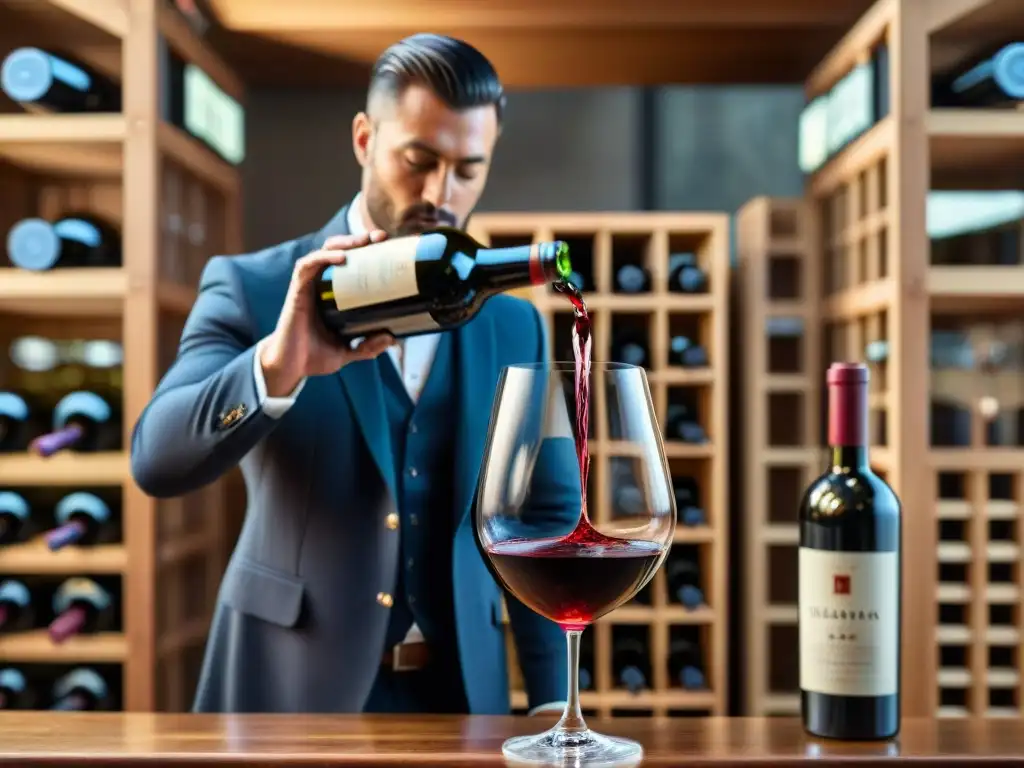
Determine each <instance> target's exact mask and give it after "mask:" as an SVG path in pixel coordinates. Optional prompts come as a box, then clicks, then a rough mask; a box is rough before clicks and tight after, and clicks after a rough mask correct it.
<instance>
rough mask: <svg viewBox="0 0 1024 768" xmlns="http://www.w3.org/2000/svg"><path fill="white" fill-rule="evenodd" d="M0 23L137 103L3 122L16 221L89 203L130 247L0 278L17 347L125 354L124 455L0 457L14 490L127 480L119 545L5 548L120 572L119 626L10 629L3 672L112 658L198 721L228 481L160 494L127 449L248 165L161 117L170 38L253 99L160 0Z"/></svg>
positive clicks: (63, 572)
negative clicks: (90, 348) (114, 345)
mask: <svg viewBox="0 0 1024 768" xmlns="http://www.w3.org/2000/svg"><path fill="white" fill-rule="evenodd" d="M0 21H2V22H3V25H4V27H5V28H6V30H7V32H8V33H12V32H13V30H21V33H22V35H23V40H24V41H26V42H27V41H31V42H32V43H33V44H37V45H41V46H44V47H45V46H48V45H58V44H59V47H60V50H63V51H66V52H68V53H70V54H71V55H75V56H80V57H81V58H82V59H83V60H85V61H86V62H87V63H89V64H92V65H93V66H95V67H97V68H98V69H100V70H101V71H103V72H105V73H107V74H109V75H112V76H114V77H115V78H116V79H117V80H119V81H120V82H121V87H122V94H123V112H122V113H121V114H102V115H95V114H93V115H74V114H69V115H63V114H4V115H2V116H0V158H2V161H3V166H2V169H0V172H2V173H4V174H5V176H6V177H7V184H5V187H7V188H8V189H13V188H14V186H13V185H14V184H15V183H17V185H18V186H17V191H18V196H17V199H19V200H21V201H22V202H21V203H20V204H15V202H14V200H15V198H16V196H15V195H10V194H9V195H7V198H8V199H5V200H4V202H3V205H2V206H0V218H2V220H3V221H2V223H3V224H4V225H6V227H9V226H10V225H11V224H13V223H14V221H15V220H17V219H18V218H20V217H23V216H29V215H39V216H43V217H46V218H51V217H55V216H58V215H60V214H61V213H63V212H64V211H67V210H71V209H76V210H81V209H82V208H85V209H88V210H91V211H92V212H93V213H99V214H100V215H103V216H105V217H107V218H109V219H110V220H111V221H113V222H114V223H115V224H119V225H120V229H121V234H122V241H123V251H124V262H123V266H122V267H120V268H96V269H83V270H79V269H74V270H72V269H56V270H53V271H51V272H25V271H20V270H17V269H15V268H13V267H10V266H3V267H2V268H0V318H2V323H0V325H2V328H3V332H4V335H5V336H15V335H19V334H25V333H33V334H40V335H45V336H51V337H53V338H55V339H59V338H75V339H78V338H94V337H99V338H109V339H114V340H118V341H120V342H121V344H122V346H123V350H124V362H123V365H122V370H121V376H120V378H121V381H122V382H123V386H122V387H121V388H120V390H121V396H122V421H123V445H122V450H121V451H119V452H113V453H106V454H74V453H69V454H67V455H61V456H57V457H54V458H51V459H37V458H34V457H31V456H28V455H12V454H4V455H0V484H2V485H3V486H5V487H10V486H17V487H18V488H21V489H24V490H25V492H26V494H32V493H35V492H36V490H37V489H38V487H39V486H59V487H66V488H68V489H72V488H75V487H78V486H82V485H90V486H92V485H97V484H98V485H103V486H106V487H110V488H117V487H120V489H121V493H120V500H121V510H120V512H121V519H122V521H123V526H122V528H123V534H122V537H121V541H120V542H119V543H113V544H108V545H104V546H97V547H92V548H88V549H86V548H81V549H79V548H71V549H69V550H68V551H62V552H60V553H58V554H52V553H50V552H49V551H48V550H47V549H46V548H45V546H43V545H42V544H41V542H40V541H38V540H33V541H29V542H26V543H22V544H17V545H13V546H9V547H5V548H3V549H0V574H3V575H4V576H9V575H12V574H17V575H24V576H28V577H35V576H39V577H52V578H59V577H65V576H72V575H83V574H102V575H104V576H108V577H111V578H112V579H113V580H114V583H116V584H117V585H118V588H119V590H120V593H121V599H120V613H121V618H122V621H121V625H120V627H118V628H116V629H115V631H112V632H108V633H103V634H99V635H94V636H82V637H78V638H74V639H72V640H70V641H68V642H67V643H65V644H64V645H62V646H59V647H57V646H54V645H53V644H52V643H51V642H50V640H49V639H48V637H47V636H46V633H45V631H43V630H37V631H32V632H27V633H22V634H12V635H5V636H2V637H0V665H6V664H17V665H30V664H60V665H62V666H67V665H76V664H77V665H92V664H110V665H112V666H111V669H112V670H113V671H112V672H111V675H112V678H111V679H117V678H118V677H119V678H120V680H121V681H122V684H121V686H120V690H116V691H115V692H114V693H115V695H114V697H113V698H114V701H115V706H117V705H118V703H119V704H120V707H121V708H123V709H125V710H131V711H142V712H146V711H156V710H171V711H186V710H188V709H189V707H190V706H191V697H192V692H193V690H194V687H195V682H196V678H197V675H198V670H199V662H200V661H201V655H202V648H203V646H204V644H205V641H206V633H207V629H208V623H209V618H210V615H211V612H212V608H213V604H214V600H215V596H216V591H217V587H218V584H219V581H220V577H221V575H222V572H223V567H224V560H225V555H226V551H227V549H228V547H229V546H230V542H227V541H225V519H224V514H223V513H224V504H225V502H224V498H223V487H222V484H220V483H218V484H215V485H213V486H210V487H208V488H206V489H204V490H202V491H200V492H199V493H197V494H194V495H193V496H192V497H189V498H186V499H171V500H157V499H154V498H151V497H149V496H146V495H145V494H144V493H143V492H142V491H141V490H140V489H139V488H138V487H137V486H136V485H135V484H134V483H133V482H132V479H131V475H130V471H129V462H128V446H129V442H130V440H131V431H132V427H133V425H134V423H135V421H136V419H137V418H138V416H139V414H140V413H141V411H142V409H143V408H144V407H145V405H146V404H147V402H148V401H149V399H150V396H151V395H152V393H153V390H154V389H155V387H156V385H157V382H158V380H159V377H160V375H161V373H162V372H163V371H165V370H166V369H167V367H168V366H169V365H170V363H171V362H172V361H173V358H174V355H175V353H176V351H177V345H178V339H179V337H180V332H181V329H182V325H183V323H184V319H185V317H186V316H187V314H188V312H189V310H190V309H191V306H192V303H193V302H194V300H195V290H196V284H197V281H198V276H199V273H200V271H201V269H202V266H203V264H204V262H205V260H206V259H207V258H208V257H209V256H210V255H212V254H214V253H233V252H238V251H240V250H241V247H242V243H241V208H240V180H239V173H238V170H237V169H236V168H234V167H233V166H231V165H229V164H228V163H226V162H224V161H223V160H221V159H220V158H219V157H217V156H216V155H215V154H214V153H213V152H212V151H210V150H209V149H207V148H206V147H205V146H204V145H202V144H200V143H199V142H198V141H197V140H196V139H194V138H192V137H190V136H188V135H186V134H185V133H184V132H183V131H181V130H180V129H178V128H177V127H175V126H172V125H170V124H168V123H166V122H163V120H162V118H161V114H160V111H159V109H158V104H159V92H160V88H161V87H162V86H161V83H160V79H159V71H158V70H159V64H158V56H159V48H160V45H161V43H162V41H163V42H166V44H167V45H168V46H169V47H170V48H171V49H173V50H174V51H175V52H176V53H177V54H178V55H179V56H181V57H182V58H184V59H185V60H186V61H189V62H191V63H194V64H196V65H197V66H199V67H201V68H202V69H203V70H204V71H205V72H206V73H207V74H208V75H209V76H210V77H211V78H212V79H214V81H216V82H217V84H218V85H219V86H220V87H221V88H222V89H223V90H224V91H225V92H227V93H229V94H230V95H231V96H232V97H234V98H236V99H239V100H241V99H242V97H243V90H242V87H241V83H240V81H239V80H238V78H237V77H235V75H234V74H233V73H232V72H231V71H230V69H229V68H228V67H227V66H226V65H224V63H223V62H222V61H221V60H220V58H219V57H218V56H217V55H216V54H215V53H213V52H212V51H210V50H209V49H207V48H206V47H205V46H204V44H203V43H202V42H201V41H200V40H199V39H198V38H197V37H196V36H195V35H194V34H193V33H192V31H191V30H190V28H189V27H188V26H187V24H186V22H185V21H184V20H183V19H182V18H181V17H179V16H178V15H177V13H176V12H175V11H174V10H173V9H172V8H171V7H169V6H168V5H167V4H165V3H163V2H158V0H103V7H102V8H98V7H97V4H96V3H95V2H93V3H88V2H81V0H47V2H43V1H42V0H37V2H36V3H34V4H14V5H13V6H5V7H4V9H3V10H2V11H0ZM94 25H95V26H94ZM19 42H22V41H19ZM29 200H31V201H32V202H31V203H29V204H26V203H25V201H29ZM5 231H6V230H5ZM5 351H6V350H5ZM11 385H16V380H15V377H14V371H13V369H12V366H11V365H10V364H8V363H7V362H6V361H3V363H2V364H0V386H11ZM41 514H45V513H41ZM30 677H31V676H30Z"/></svg>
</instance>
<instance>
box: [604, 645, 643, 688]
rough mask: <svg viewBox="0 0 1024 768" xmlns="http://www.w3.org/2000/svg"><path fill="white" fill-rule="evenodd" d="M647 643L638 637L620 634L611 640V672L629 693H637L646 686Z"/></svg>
mask: <svg viewBox="0 0 1024 768" xmlns="http://www.w3.org/2000/svg"><path fill="white" fill-rule="evenodd" d="M647 667H648V656H647V644H646V643H645V642H644V641H643V640H642V639H641V638H639V637H635V636H633V635H628V634H622V635H619V636H618V637H616V638H615V639H614V641H613V642H612V674H614V676H615V680H616V681H617V682H618V684H619V685H621V686H622V687H623V688H625V689H626V690H628V691H629V692H630V693H634V694H635V693H639V692H640V691H642V690H643V689H644V688H645V687H646V686H647V679H648V670H647Z"/></svg>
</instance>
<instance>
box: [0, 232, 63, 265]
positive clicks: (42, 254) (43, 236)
mask: <svg viewBox="0 0 1024 768" xmlns="http://www.w3.org/2000/svg"><path fill="white" fill-rule="evenodd" d="M7 254H8V256H10V259H11V263H12V264H14V266H16V267H20V268H21V269H30V270H34V271H44V270H47V269H50V268H51V267H53V265H54V264H56V263H57V259H58V258H60V238H59V237H57V233H56V232H54V230H53V226H52V225H50V223H49V222H46V221H44V220H43V219H23V220H22V221H19V222H18V223H17V224H15V225H14V226H13V227H11V231H10V232H9V233H8V234H7Z"/></svg>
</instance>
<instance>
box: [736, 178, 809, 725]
mask: <svg viewBox="0 0 1024 768" xmlns="http://www.w3.org/2000/svg"><path fill="white" fill-rule="evenodd" d="M736 222H737V250H738V252H739V265H738V275H737V285H736V292H737V293H736V300H735V301H734V307H735V311H736V314H737V316H738V318H739V321H738V334H737V336H738V339H737V341H738V343H737V344H736V351H737V355H736V358H735V362H734V363H733V366H732V370H733V376H732V378H733V381H734V382H736V383H737V385H738V397H737V402H738V404H739V411H740V415H739V419H738V420H737V423H739V424H742V425H743V433H742V446H741V449H742V481H741V483H740V484H739V485H735V484H734V487H740V488H741V489H742V499H743V501H742V506H740V505H737V509H738V510H739V517H740V519H741V520H742V521H743V523H742V525H740V526H739V528H738V530H739V531H740V535H741V536H742V538H743V542H742V545H743V552H744V557H743V562H742V567H743V571H744V573H743V582H742V583H743V594H744V606H743V617H744V622H743V624H744V627H743V633H742V637H743V641H742V643H740V644H739V646H740V648H739V652H740V653H741V654H742V656H743V659H742V666H743V669H744V674H743V688H744V691H743V695H744V698H745V705H746V712H747V713H749V714H753V715H758V716H768V715H793V714H796V713H798V712H799V711H800V699H799V683H800V680H799V666H798V658H797V655H796V654H794V653H793V652H792V650H793V649H794V648H796V647H797V645H798V637H797V604H796V603H797V556H796V554H797V553H796V548H797V543H798V541H799V535H798V530H797V526H796V516H797V509H798V506H799V503H800V497H801V495H802V493H803V491H804V489H805V488H806V487H807V486H808V484H809V483H810V482H811V480H813V479H814V478H815V477H816V476H817V475H819V474H820V473H821V471H822V469H823V467H824V464H823V462H822V457H823V452H822V450H821V448H820V445H821V442H820V433H821V425H820V422H821V391H822V384H823V381H824V369H823V366H822V362H821V333H820V318H819V316H818V310H819V303H818V301H817V295H818V285H819V281H820V278H819V276H818V272H819V264H818V259H817V257H816V254H817V250H816V244H817V233H816V230H815V227H816V223H817V219H816V217H815V216H813V215H812V211H811V210H810V206H808V204H806V203H805V202H804V201H803V200H789V199H775V198H756V199H754V200H751V201H750V202H749V203H747V204H746V205H744V206H743V208H741V209H740V211H739V212H738V213H737V217H736Z"/></svg>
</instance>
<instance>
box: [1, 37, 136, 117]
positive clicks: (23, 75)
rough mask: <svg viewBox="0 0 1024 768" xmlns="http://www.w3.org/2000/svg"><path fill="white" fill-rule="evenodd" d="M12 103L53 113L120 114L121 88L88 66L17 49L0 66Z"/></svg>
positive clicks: (48, 53) (67, 58) (36, 50)
mask: <svg viewBox="0 0 1024 768" xmlns="http://www.w3.org/2000/svg"><path fill="white" fill-rule="evenodd" d="M0 87H2V88H3V91H4V93H5V94H7V96H8V98H10V99H11V100H12V101H16V102H18V103H20V104H24V105H27V106H33V107H41V108H43V109H45V110H47V111H51V112H69V113H70V112H120V111H121V88H120V86H118V85H117V84H116V83H114V82H113V81H112V80H110V79H109V78H108V77H105V76H104V75H102V74H100V73H99V72H97V71H96V70H95V69H93V68H92V67H90V66H88V65H87V64H84V63H82V62H81V61H78V60H76V59H73V58H71V57H70V56H65V55H62V54H58V53H55V52H51V51H44V50H42V49H40V48H31V47H28V48H17V49H15V50H14V51H11V52H10V53H9V54H7V58H5V59H4V63H3V66H0Z"/></svg>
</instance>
